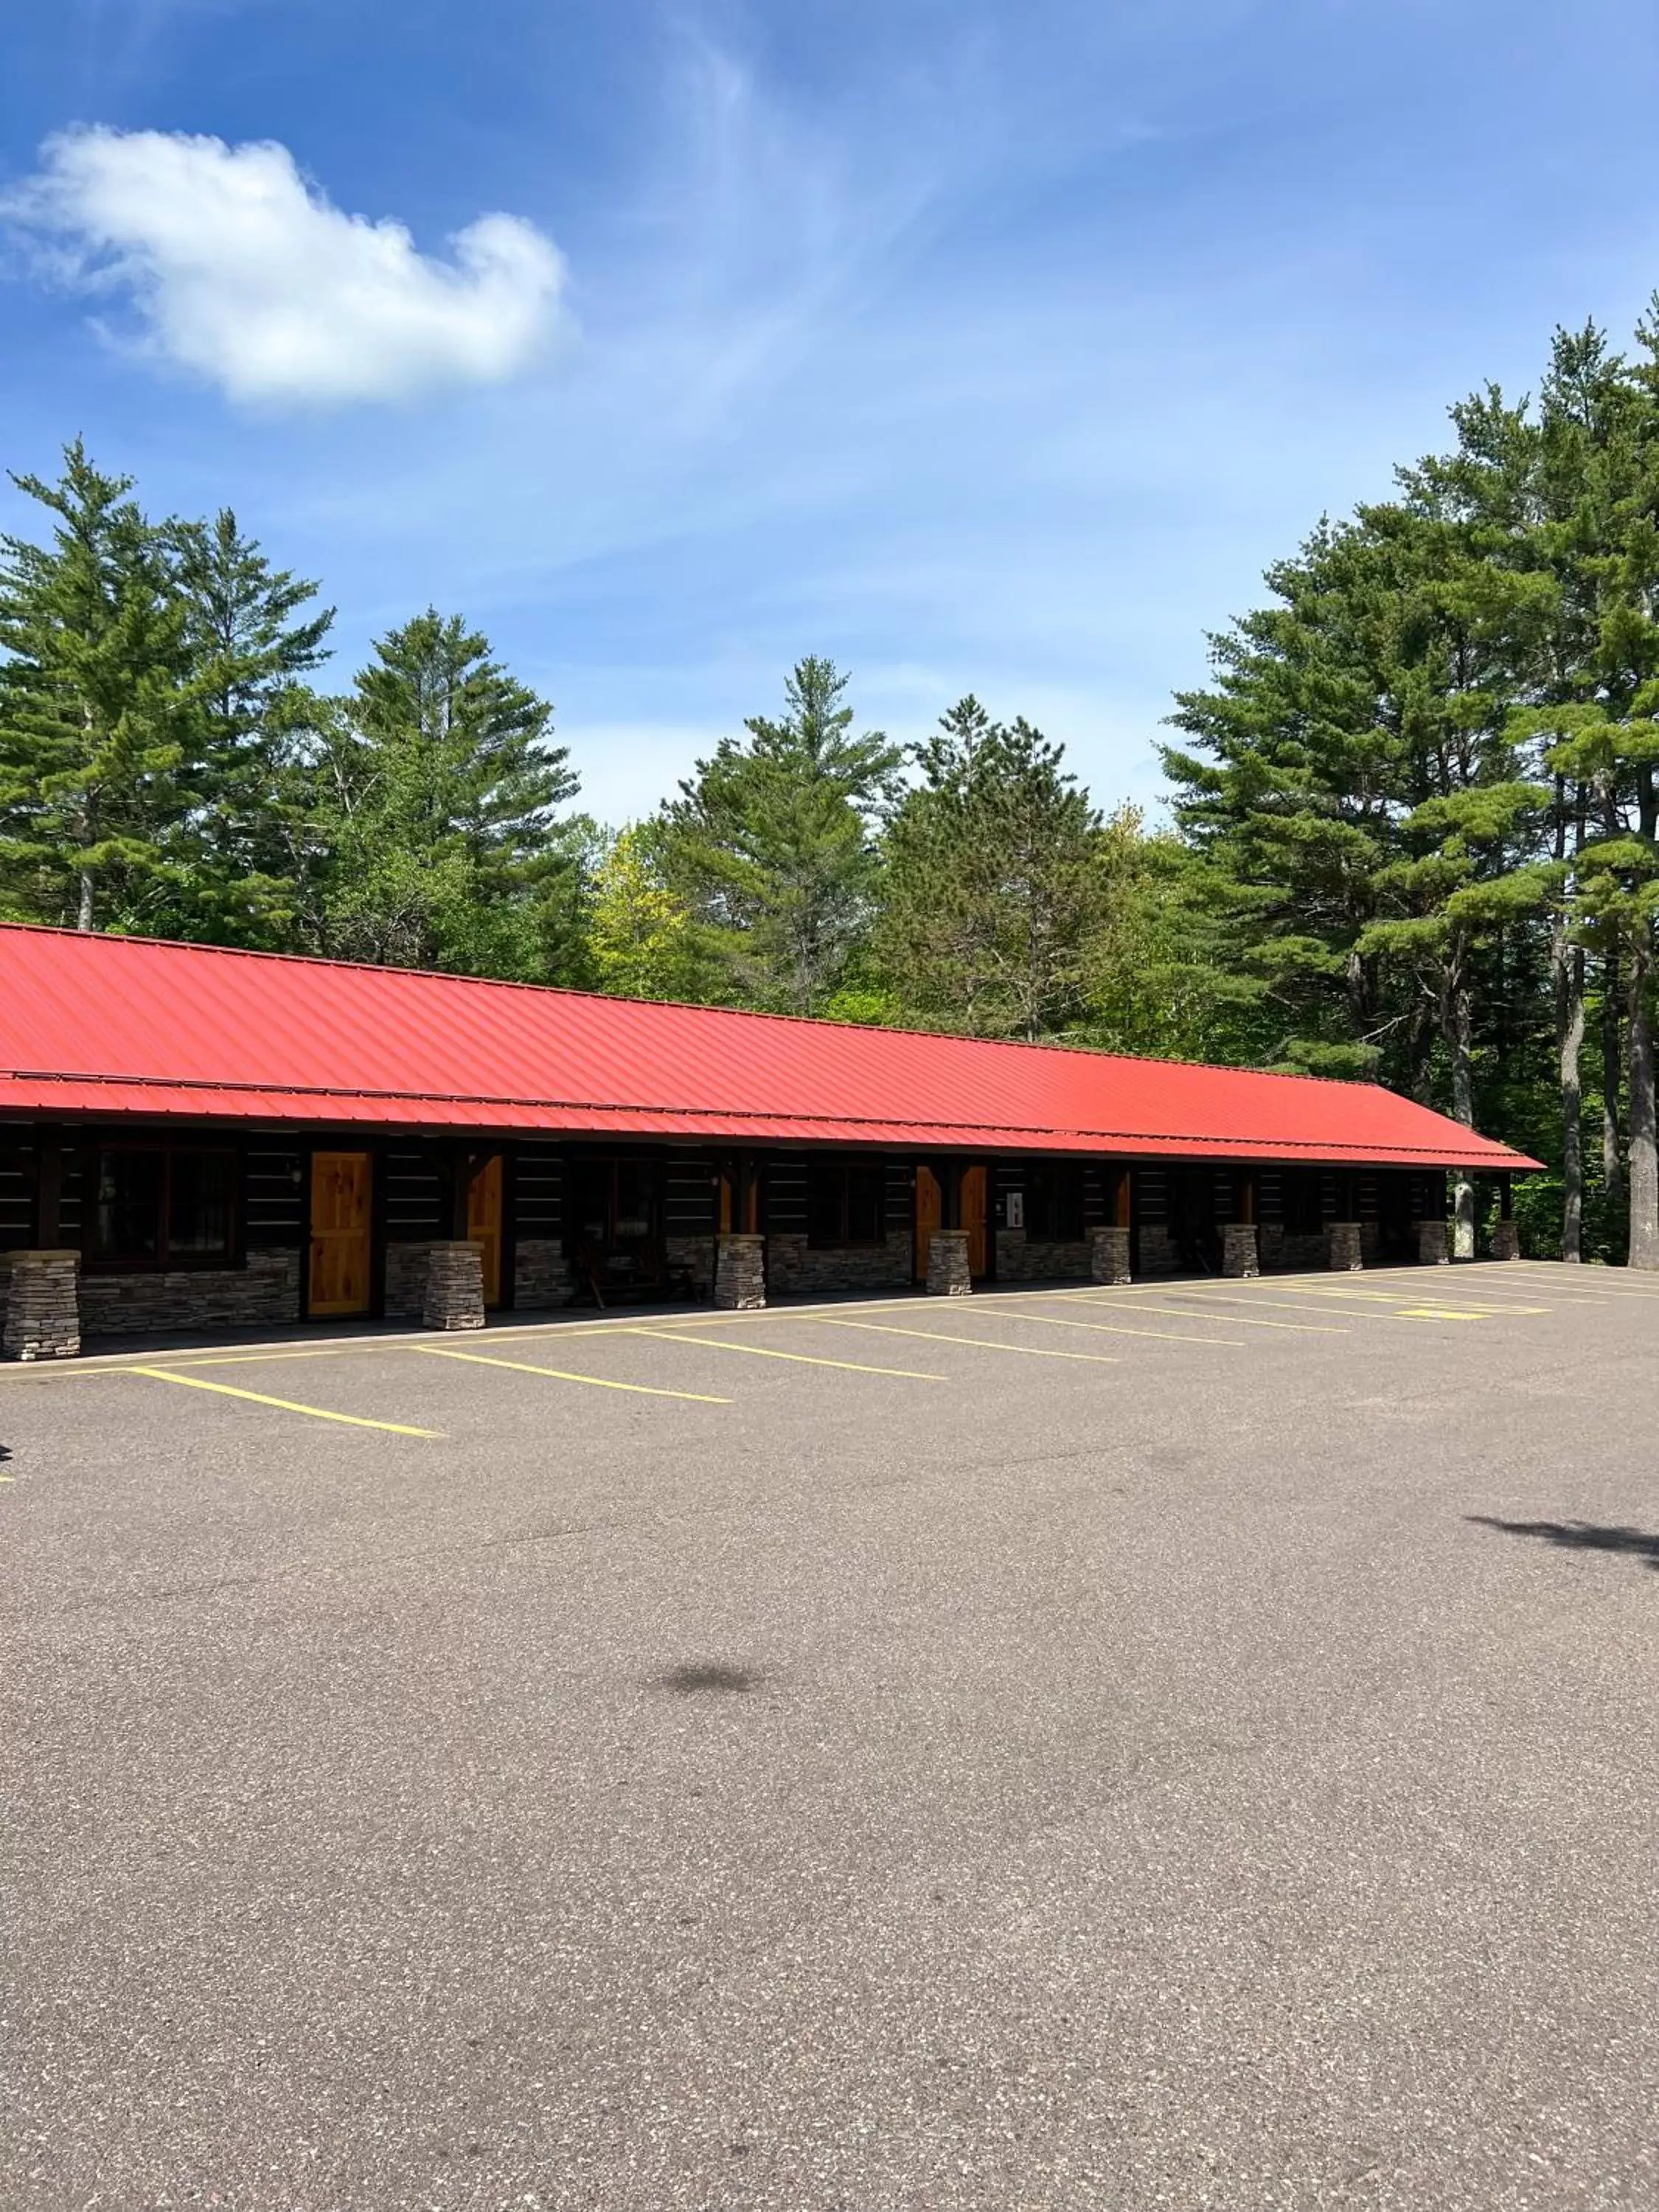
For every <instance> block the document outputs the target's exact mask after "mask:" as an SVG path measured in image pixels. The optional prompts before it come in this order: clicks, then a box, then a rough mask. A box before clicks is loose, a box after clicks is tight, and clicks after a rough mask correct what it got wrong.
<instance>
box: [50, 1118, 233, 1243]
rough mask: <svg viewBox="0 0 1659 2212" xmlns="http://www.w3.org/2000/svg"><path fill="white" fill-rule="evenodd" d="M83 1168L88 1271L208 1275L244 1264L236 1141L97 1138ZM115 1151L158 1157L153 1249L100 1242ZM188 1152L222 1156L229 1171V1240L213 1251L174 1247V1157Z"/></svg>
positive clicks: (83, 1238)
mask: <svg viewBox="0 0 1659 2212" xmlns="http://www.w3.org/2000/svg"><path fill="white" fill-rule="evenodd" d="M89 1151H90V1157H89V1158H88V1160H87V1163H86V1165H85V1168H84V1169H83V1170H82V1193H81V1264H82V1267H83V1268H84V1269H85V1270H86V1272H87V1273H88V1274H103V1275H178V1274H205V1273H212V1272H214V1271H217V1272H218V1273H221V1274H222V1273H224V1272H225V1271H226V1270H227V1269H228V1268H236V1267H241V1266H242V1264H243V1257H244V1255H243V1251H242V1182H243V1172H242V1150H241V1147H240V1145H234V1144H203V1145H188V1144H179V1143H176V1142H172V1141H169V1140H168V1139H165V1138H144V1137H137V1136H134V1137H127V1136H119V1137H114V1138H106V1137H99V1138H95V1139H94V1141H93V1143H92V1145H91V1146H90V1148H89ZM112 1153H120V1154H125V1155H132V1154H142V1155H144V1156H146V1157H149V1158H156V1159H159V1160H160V1162H161V1176H160V1178H159V1180H158V1182H157V1184H156V1196H155V1251H154V1252H153V1253H150V1252H133V1251H128V1252H119V1251H110V1252H106V1251H101V1250H100V1249H99V1245H98V1207H99V1191H100V1185H101V1183H102V1182H103V1170H104V1162H105V1160H106V1158H109V1157H110V1155H111V1154H112ZM184 1154H188V1155H190V1156H191V1157H192V1158H197V1159H200V1158H211V1159H220V1160H223V1161H224V1162H225V1163H226V1164H227V1166H228V1174H229V1188H228V1192H227V1194H226V1201H225V1212H226V1223H225V1242H224V1243H223V1244H222V1246H219V1247H217V1248H216V1249H214V1250H212V1251H195V1250H191V1249H184V1250H181V1251H178V1252H175V1251H174V1250H173V1162H174V1160H175V1159H176V1158H179V1156H181V1155H184Z"/></svg>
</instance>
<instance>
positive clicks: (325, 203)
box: [3, 127, 564, 406]
mask: <svg viewBox="0 0 1659 2212" xmlns="http://www.w3.org/2000/svg"><path fill="white" fill-rule="evenodd" d="M42 164H43V165H42V167H41V169H40V172H39V173H38V174H37V175H35V176H33V177H32V178H31V179H28V180H27V183H26V184H24V185H22V186H21V187H20V188H19V189H18V190H16V191H14V192H12V193H11V194H9V196H8V197H7V198H6V199H5V201H4V202H3V211H4V213H5V214H6V215H8V216H9V217H10V219H11V221H12V222H13V223H14V224H15V225H16V226H17V227H18V228H20V229H21V230H22V231H23V232H24V234H26V235H27V237H29V238H30V239H31V240H33V242H34V244H35V246H36V247H37V249H38V250H39V252H40V264H41V266H42V267H43V268H45V269H46V270H48V271H49V272H50V273H51V274H52V275H53V276H56V277H58V279H59V280H60V281H63V282H65V283H70V284H71V285H72V286H74V287H75V288H76V289H81V290H84V291H92V292H100V293H112V294H117V295H125V297H126V299H127V300H128V301H130V302H131V306H132V307H133V309H134V310H135V311H136V313H137V331H136V333H130V334H129V335H130V336H131V337H132V338H133V342H134V343H136V344H137V346H138V348H139V349H141V350H142V351H143V352H144V353H146V354H149V355H150V356H153V357H155V358H157V359H161V360H164V361H167V362H171V363H173V365H175V366H176V367H179V368H185V369H187V370H190V371H191V372H193V373H194V374H198V375H201V376H204V377H206V378H208V379H209V380H211V381H212V382H214V383H216V384H217V385H218V386H221V388H222V390H223V391H224V392H226V393H227V394H228V396H229V397H230V398H232V399H235V400H240V401H246V402H252V403H256V404H257V403H263V404H316V405H325V406H326V405H335V404H343V403H347V402H350V401H355V400H374V399H395V398H406V397H409V396H410V395H411V394H414V393H417V392H428V391H432V390H434V389H436V388H439V387H441V386H449V385H457V384H489V383H498V382H501V381H502V380H505V379H507V378H508V377H511V376H513V375H515V374H517V373H518V372H519V371H520V370H521V369H523V368H526V366H527V365H528V364H529V363H530V362H532V360H533V359H534V358H535V357H536V356H537V355H538V353H539V352H540V351H541V350H542V349H543V348H544V346H545V345H546V343H548V341H549V339H550V337H551V336H552V334H553V332H554V330H555V328H556V324H557V322H558V319H559V301H560V293H561V290H562V284H563V281H564V264H563V262H562V258H561V257H560V255H559V252H558V250H557V248H556V246H554V245H553V243H552V241H551V240H550V239H548V238H547V237H546V236H544V234H543V233H542V232H541V231H539V230H538V229H537V228H535V226H534V225H533V224H532V223H529V222H525V221H524V220H523V219H522V218H521V217H520V216H510V215H483V216H479V217H478V219H477V221H476V222H471V223H469V224H468V225H467V226H466V228H465V229H464V230H461V231H458V232H457V233H456V234H455V235H454V237H453V239H452V240H450V244H451V246H452V248H453V258H452V259H450V260H447V261H446V260H437V259H434V258H432V257H431V256H429V255H428V254H424V253H420V252H416V246H415V242H414V240H412V239H411V237H410V234H409V232H408V231H407V230H406V229H405V228H404V226H403V224H402V223H400V222H392V221H389V220H388V221H383V222H369V221H368V219H367V218H366V217H364V216H354V215H347V214H345V213H344V212H343V210H340V209H339V208H337V207H335V206H334V205H333V204H331V202H330V201H329V200H328V198H327V197H325V195H324V194H323V192H321V191H319V189H318V188H317V186H316V185H313V184H312V183H311V182H310V181H309V180H308V179H306V178H305V177H304V176H302V175H301V173H300V170H299V169H298V167H296V166H295V160H294V156H293V155H291V154H290V153H289V150H288V149H287V148H286V147H285V146H281V145H276V144H274V143H262V144H248V145H242V146H228V145H226V144H225V143H224V141H223V140H222V139H220V138H206V137H189V136H186V135H185V134H184V133H182V132H177V133H169V132H166V131H112V130H107V129H104V128H102V127H97V128H80V129H76V130H73V131H64V132H63V133H61V134H60V135H58V137H52V138H50V139H48V140H47V142H46V145H45V147H44V148H43V149H42Z"/></svg>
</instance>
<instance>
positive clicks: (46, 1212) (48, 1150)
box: [34, 1121, 98, 1251]
mask: <svg viewBox="0 0 1659 2212" xmlns="http://www.w3.org/2000/svg"><path fill="white" fill-rule="evenodd" d="M97 1202H98V1194H97V1192H96V1191H95V1190H93V1189H90V1188H88V1189H86V1190H85V1191H83V1193H82V1200H81V1205H82V1211H83V1212H88V1210H89V1209H90V1208H91V1207H93V1206H95V1205H96V1204H97ZM63 1226H64V1133H63V1131H62V1130H61V1129H60V1128H59V1127H58V1124H57V1123H56V1122H55V1121H43V1122H42V1123H41V1124H40V1127H39V1129H37V1131H36V1132H35V1138H34V1242H35V1246H36V1248H37V1249H39V1250H40V1251H55V1250H56V1249H58V1246H59V1245H60V1244H61V1243H63V1241H64V1238H63Z"/></svg>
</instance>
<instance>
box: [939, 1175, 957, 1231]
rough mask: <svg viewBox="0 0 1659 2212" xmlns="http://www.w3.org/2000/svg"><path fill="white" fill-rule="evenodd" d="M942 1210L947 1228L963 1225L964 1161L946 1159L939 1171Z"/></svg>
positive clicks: (943, 1226)
mask: <svg viewBox="0 0 1659 2212" xmlns="http://www.w3.org/2000/svg"><path fill="white" fill-rule="evenodd" d="M939 1198H940V1212H942V1214H943V1215H944V1219H943V1221H942V1222H941V1224H940V1226H941V1227H942V1228H945V1229H960V1228H961V1226H962V1162H961V1161H960V1160H946V1161H945V1164H944V1167H943V1168H942V1170H940V1173H939Z"/></svg>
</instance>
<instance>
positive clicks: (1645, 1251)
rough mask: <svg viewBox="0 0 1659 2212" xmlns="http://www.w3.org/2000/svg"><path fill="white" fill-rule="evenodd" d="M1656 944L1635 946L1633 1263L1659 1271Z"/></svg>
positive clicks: (1632, 977)
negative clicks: (1651, 974) (1652, 1001)
mask: <svg viewBox="0 0 1659 2212" xmlns="http://www.w3.org/2000/svg"><path fill="white" fill-rule="evenodd" d="M1651 957H1652V955H1651V947H1650V945H1648V944H1646V943H1645V942H1644V943H1643V944H1642V945H1639V946H1638V948H1637V949H1635V950H1633V951H1632V954H1631V962H1630V983H1629V987H1628V993H1629V1006H1630V1264H1631V1266H1632V1267H1642V1268H1645V1269H1646V1270H1647V1271H1648V1272H1649V1273H1656V1272H1659V1146H1656V1143H1655V1136H1654V1095H1653V1016H1652V1012H1651V1010H1650V1007H1649V1005H1648V966H1649V963H1650V958H1651Z"/></svg>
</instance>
